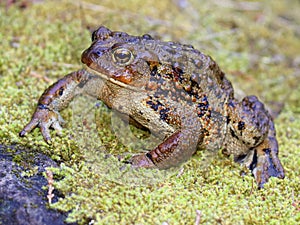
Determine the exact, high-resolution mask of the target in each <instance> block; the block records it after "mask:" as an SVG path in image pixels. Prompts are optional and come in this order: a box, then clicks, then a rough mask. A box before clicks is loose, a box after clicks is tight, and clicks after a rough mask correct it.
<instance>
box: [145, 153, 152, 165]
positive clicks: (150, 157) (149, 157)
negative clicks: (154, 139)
mask: <svg viewBox="0 0 300 225" xmlns="http://www.w3.org/2000/svg"><path fill="white" fill-rule="evenodd" d="M146 156H147V157H148V159H150V160H151V161H152V162H153V164H154V161H153V158H152V155H151V154H150V153H149V152H147V153H146Z"/></svg>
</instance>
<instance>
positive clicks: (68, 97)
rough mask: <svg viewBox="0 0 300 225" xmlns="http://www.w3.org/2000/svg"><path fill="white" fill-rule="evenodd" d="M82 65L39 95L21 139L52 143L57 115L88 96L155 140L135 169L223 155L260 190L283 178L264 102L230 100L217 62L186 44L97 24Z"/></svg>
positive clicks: (229, 88)
mask: <svg viewBox="0 0 300 225" xmlns="http://www.w3.org/2000/svg"><path fill="white" fill-rule="evenodd" d="M81 61H82V62H83V63H84V64H85V69H81V70H78V71H75V72H72V73H70V74H68V75H66V76H65V77H63V78H62V79H60V80H58V81H57V82H56V83H54V84H53V85H51V86H50V87H49V88H48V89H46V90H45V92H44V93H43V94H42V96H41V97H40V99H39V101H38V104H37V107H36V110H35V112H34V114H33V116H32V119H31V121H30V122H29V123H28V124H27V125H26V126H25V127H24V129H23V130H22V131H21V132H20V134H19V135H20V136H21V137H24V136H25V135H26V134H27V133H29V132H31V131H32V130H33V129H34V128H35V127H39V129H40V130H41V133H42V135H43V137H44V140H45V141H46V142H48V143H49V142H51V136H50V130H49V129H50V128H53V129H54V130H56V131H57V133H58V134H59V133H60V132H61V130H62V127H61V125H62V123H63V119H62V118H61V116H60V113H59V112H60V111H61V110H63V109H64V108H66V107H67V106H68V104H69V103H70V102H71V101H72V99H73V98H74V97H75V96H76V95H78V94H87V95H90V96H93V97H95V98H98V99H99V100H101V101H103V102H104V103H105V104H106V105H107V106H108V107H109V108H112V109H114V110H117V111H118V112H119V114H120V115H126V116H129V118H130V122H131V123H133V124H134V125H136V126H138V127H142V128H145V129H148V130H150V131H151V133H152V134H154V135H156V136H158V137H160V138H161V140H162V142H161V143H159V144H158V145H157V146H156V147H155V148H154V149H152V150H150V151H148V152H146V153H142V154H138V155H135V156H133V157H132V158H131V160H130V163H131V164H132V165H133V166H134V167H145V168H159V169H167V168H169V167H173V166H177V165H179V164H180V163H182V162H184V161H186V160H188V159H189V158H190V157H191V156H192V155H193V154H194V153H195V151H196V150H197V149H206V150H209V151H213V150H218V149H223V153H225V154H227V155H233V156H234V160H235V161H236V162H240V163H243V164H244V165H246V166H247V167H248V168H249V169H250V170H251V171H252V173H253V175H254V177H255V180H256V182H257V185H258V187H259V188H262V187H263V185H264V184H265V183H266V182H267V181H268V179H269V178H270V177H272V176H273V177H278V178H281V179H282V178H284V170H283V167H282V165H281V163H280V160H279V158H278V144H277V140H276V133H275V128H274V123H273V120H272V118H271V116H270V114H269V112H268V111H267V110H266V108H265V107H264V104H263V103H262V102H260V101H259V100H258V98H257V97H255V96H247V97H245V98H243V99H242V100H241V101H238V100H237V99H235V97H234V91H233V88H232V85H231V83H230V81H229V80H227V78H226V76H225V74H224V73H223V72H222V71H221V69H220V68H219V66H218V65H217V64H216V62H215V61H214V60H213V59H212V58H211V57H210V56H208V55H205V54H204V53H202V52H200V51H198V50H196V49H194V48H193V46H190V45H184V44H180V43H176V42H164V41H160V40H157V39H154V38H152V37H151V36H150V35H148V34H145V35H143V36H132V35H129V34H127V33H124V32H116V31H111V30H109V29H108V28H106V27H104V26H101V27H99V28H98V29H97V30H96V31H94V32H93V34H92V44H91V46H90V47H89V48H88V49H87V50H85V51H84V52H83V53H82V58H81Z"/></svg>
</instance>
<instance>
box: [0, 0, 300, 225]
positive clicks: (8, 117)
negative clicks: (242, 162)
mask: <svg viewBox="0 0 300 225" xmlns="http://www.w3.org/2000/svg"><path fill="white" fill-rule="evenodd" d="M95 2H96V1H94V3H93V1H84V2H81V3H80V4H79V3H78V4H77V3H72V2H70V1H61V3H59V4H58V3H57V2H52V1H49V2H48V1H45V2H43V4H31V5H29V6H28V7H27V8H25V9H23V10H21V9H19V8H15V7H14V6H12V7H10V8H8V9H5V8H4V7H2V8H1V9H0V17H1V19H0V30H1V32H0V40H1V48H0V54H1V58H0V90H1V92H0V140H1V144H6V145H11V144H16V145H18V146H23V147H24V148H26V151H31V154H33V155H34V153H35V152H42V153H44V154H47V155H49V156H51V157H52V158H53V159H54V160H56V161H57V162H59V163H61V164H60V167H59V168H50V169H51V170H52V171H53V172H54V175H55V180H56V182H55V183H54V185H55V188H56V189H58V190H59V191H60V192H61V193H62V194H63V195H64V197H63V198H60V199H59V200H58V202H56V203H54V204H52V205H51V206H50V207H51V208H56V209H59V210H62V211H68V212H70V213H69V216H68V218H67V221H68V222H75V221H77V222H79V223H80V224H86V221H87V220H93V221H94V224H116V223H118V224H162V223H163V222H166V223H168V224H184V223H185V224H192V223H194V222H195V220H196V211H197V210H200V211H201V223H203V224H204V223H206V224H220V223H221V224H298V223H300V213H299V207H300V206H299V204H300V199H299V198H300V194H299V193H300V190H299V189H300V188H299V186H300V185H299V184H300V173H299V165H300V150H299V149H300V148H299V146H300V141H299V140H300V103H299V96H300V88H299V82H300V76H299V70H300V68H299V67H300V65H299V50H300V46H299V44H300V42H299V29H298V26H297V23H296V21H299V20H300V18H299V8H300V6H299V3H298V2H297V1H296V0H295V1H292V0H287V1H280V0H276V1H248V2H245V1H228V3H235V4H233V5H230V4H229V5H224V4H221V3H219V1H218V3H217V1H206V2H201V4H199V3H198V1H196V0H195V1H193V0H192V1H186V3H187V5H185V6H180V5H179V4H178V5H177V3H178V2H180V1H151V2H150V1H149V2H147V1H146V2H145V1H133V0H132V1H126V2H125V1H124V2H123V1H120V2H118V3H116V2H115V1H108V0H107V1H106V0H105V1H101V3H100V4H99V1H97V4H96V3H95ZM174 2H177V3H174ZM183 2H184V1H183ZM220 2H221V1H220ZM237 2H240V4H238V3H237ZM50 9H51V13H49V12H50ZM137 12H138V13H137ZM99 25H106V26H108V27H109V28H111V29H114V30H122V31H126V32H128V33H132V34H136V35H140V34H143V33H150V34H151V35H153V36H155V37H160V38H161V39H163V40H173V41H181V42H183V43H187V44H193V45H194V46H195V47H196V48H198V49H200V50H201V51H203V52H206V53H209V54H210V55H211V56H212V57H213V58H214V59H216V61H217V62H218V63H219V65H220V66H221V68H222V69H223V70H224V71H225V72H226V73H227V74H228V77H229V78H230V80H231V81H232V82H233V84H234V86H235V87H238V88H236V89H237V93H238V94H239V95H243V94H244V93H247V94H255V95H258V96H259V97H260V98H261V99H263V100H264V101H265V102H267V103H269V106H270V108H272V109H273V108H276V105H277V104H278V103H283V104H284V108H283V110H282V112H281V114H280V115H279V117H277V118H276V120H275V124H276V129H277V136H278V141H279V145H280V153H279V154H280V159H281V161H282V163H283V165H284V167H285V172H286V178H285V179H284V180H279V179H276V178H272V179H271V180H270V181H269V182H268V183H267V184H266V185H265V189H263V190H257V189H256V185H255V183H254V179H253V178H252V176H251V175H250V173H249V171H248V170H246V169H245V168H241V167H240V166H239V165H238V164H235V163H233V160H232V158H225V157H224V156H222V155H221V154H216V153H211V154H209V153H203V152H198V153H197V154H196V155H195V156H193V157H192V159H191V160H189V161H188V162H187V163H186V164H184V165H182V166H180V167H179V168H174V169H172V170H169V171H149V170H142V169H141V170H132V169H130V168H129V167H128V166H126V165H124V164H123V163H122V162H120V161H121V160H126V159H127V158H129V156H130V155H132V154H134V153H137V152H138V149H140V148H141V146H143V145H142V144H143V143H141V144H140V143H139V144H136V142H134V143H130V141H128V140H122V139H121V138H119V136H118V134H117V133H115V132H114V128H115V125H114V123H113V122H112V121H113V120H114V116H113V113H112V112H111V111H109V110H108V109H107V108H106V107H105V106H103V105H101V104H98V103H97V102H96V101H95V102H94V101H93V100H91V99H87V100H85V99H84V97H83V100H80V98H79V99H78V100H75V102H74V103H73V105H71V106H70V107H69V108H68V109H66V110H65V111H64V112H63V117H64V118H65V119H66V121H67V124H66V129H65V130H64V133H63V137H55V138H54V139H53V144H52V145H47V144H45V143H44V141H43V138H42V136H41V134H40V132H39V131H38V130H35V131H34V132H32V133H30V134H29V135H28V136H27V137H26V138H23V139H20V138H19V137H18V132H19V131H20V130H21V129H22V127H23V126H24V124H25V123H26V122H28V121H29V119H30V117H31V114H32V112H33V108H34V107H35V104H36V100H37V98H38V97H39V96H40V95H41V93H42V92H43V90H44V89H45V88H46V87H48V86H49V85H50V84H51V83H52V82H54V81H55V80H56V79H58V78H59V77H62V76H64V75H65V74H67V73H69V72H71V71H74V70H77V69H79V68H81V63H80V54H81V52H82V51H83V50H84V49H85V48H86V47H88V46H89V44H90V32H89V31H88V29H87V28H91V29H94V28H96V27H97V26H99ZM297 59H298V60H297ZM241 89H242V90H241ZM83 109H84V110H83ZM79 112H80V113H79ZM111 118H112V119H111ZM83 121H84V123H83ZM116 124H118V122H116ZM120 129H121V128H120ZM131 133H132V134H133V135H134V136H135V138H138V137H141V138H143V139H147V137H149V134H148V133H147V132H140V131H137V130H136V129H134V128H131ZM53 135H54V134H53ZM130 138H132V137H130ZM129 140H130V139H129ZM124 143H125V144H124ZM26 160H27V156H26V154H24V155H16V156H15V157H14V161H15V162H16V163H21V164H22V163H23V162H26ZM35 171H36V169H35V168H29V169H28V170H27V172H26V173H24V175H31V174H33V173H34V172H35ZM241 171H244V172H246V175H245V176H243V177H242V176H241V175H240V172H241Z"/></svg>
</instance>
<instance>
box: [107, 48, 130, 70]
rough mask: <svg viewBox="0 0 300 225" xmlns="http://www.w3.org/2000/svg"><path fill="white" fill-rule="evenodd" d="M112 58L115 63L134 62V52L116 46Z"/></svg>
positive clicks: (123, 64) (125, 63) (126, 63)
mask: <svg viewBox="0 0 300 225" xmlns="http://www.w3.org/2000/svg"><path fill="white" fill-rule="evenodd" d="M112 58H113V60H114V62H115V63H117V64H119V65H121V66H126V65H128V64H130V63H131V62H132V60H133V54H132V52H131V51H130V50H128V49H126V48H116V49H114V50H113V53H112Z"/></svg>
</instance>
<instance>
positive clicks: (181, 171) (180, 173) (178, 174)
mask: <svg viewBox="0 0 300 225" xmlns="http://www.w3.org/2000/svg"><path fill="white" fill-rule="evenodd" d="M183 172H184V168H183V167H181V169H180V170H179V172H178V173H177V176H176V177H181V175H182V174H183Z"/></svg>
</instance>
